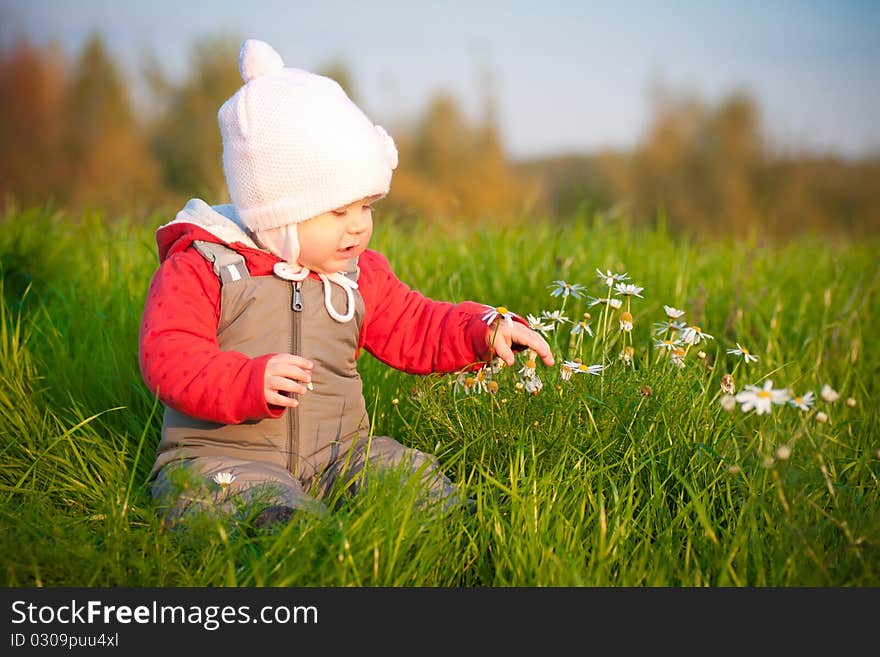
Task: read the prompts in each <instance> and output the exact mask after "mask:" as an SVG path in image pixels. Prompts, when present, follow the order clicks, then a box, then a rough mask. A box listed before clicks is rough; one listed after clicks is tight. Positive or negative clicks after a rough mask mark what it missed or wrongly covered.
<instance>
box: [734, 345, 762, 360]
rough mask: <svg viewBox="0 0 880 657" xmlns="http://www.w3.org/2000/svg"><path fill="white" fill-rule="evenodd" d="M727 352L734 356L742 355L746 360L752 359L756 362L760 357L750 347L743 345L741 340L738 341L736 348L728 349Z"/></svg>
mask: <svg viewBox="0 0 880 657" xmlns="http://www.w3.org/2000/svg"><path fill="white" fill-rule="evenodd" d="M727 353H729V354H733V355H734V356H742V357H743V360H744V361H745V362H747V363H748V362H749V361H752V362H754V363H757V362H758V357H757V356H755V355H753V354H752V353H751V352H750V351H749V350H748V349H746V348H745V347H743V346H742V345H741V344H740V343H739V342H737V343H736V349H728V350H727Z"/></svg>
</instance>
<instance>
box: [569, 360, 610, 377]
mask: <svg viewBox="0 0 880 657" xmlns="http://www.w3.org/2000/svg"><path fill="white" fill-rule="evenodd" d="M562 364H563V365H564V366H566V367H569V368H571V371H572V372H573V373H575V374H593V375H596V376H598V375H599V374H600V373H601V372H602V370H604V369H605V366H604V365H601V364H597V365H584V364H583V363H579V362H578V361H576V360H567V361H564V362H563V363H562Z"/></svg>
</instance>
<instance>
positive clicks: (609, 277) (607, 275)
mask: <svg viewBox="0 0 880 657" xmlns="http://www.w3.org/2000/svg"><path fill="white" fill-rule="evenodd" d="M596 276H598V277H599V278H600V279H601V280H602V281H603V282H604V283H605V285H607V286H608V287H612V286H613V285H614V283H615V282H616V281H625V280H626V279H628V278H629V276H628V275H627V274H626V273H623V274H612V273H611V270H610V269H606V270H605V271H604V272H603V271H602V270H601V269H599V268H598V267H597V268H596Z"/></svg>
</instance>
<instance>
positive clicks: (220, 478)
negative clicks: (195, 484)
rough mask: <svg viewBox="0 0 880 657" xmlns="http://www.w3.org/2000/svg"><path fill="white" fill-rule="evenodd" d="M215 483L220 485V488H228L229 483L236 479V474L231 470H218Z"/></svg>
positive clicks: (214, 478) (214, 477)
mask: <svg viewBox="0 0 880 657" xmlns="http://www.w3.org/2000/svg"><path fill="white" fill-rule="evenodd" d="M211 478H212V479H213V480H214V483H215V484H217V485H218V486H220V488H226V487H227V486H228V485H229V484H231V483H232V482H233V481H235V475H234V474H232V473H231V472H218V473H217V474H215V475H214V476H213V477H211Z"/></svg>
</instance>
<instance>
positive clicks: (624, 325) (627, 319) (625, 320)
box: [620, 310, 633, 333]
mask: <svg viewBox="0 0 880 657" xmlns="http://www.w3.org/2000/svg"><path fill="white" fill-rule="evenodd" d="M620 330H621V331H626V332H627V333H629V332H630V331H632V330H633V316H632V313H630V312H629V311H628V310H624V311H623V312H622V313H620Z"/></svg>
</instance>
